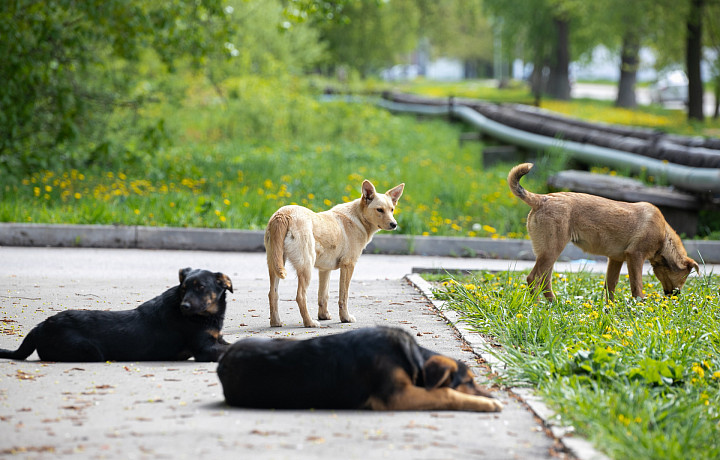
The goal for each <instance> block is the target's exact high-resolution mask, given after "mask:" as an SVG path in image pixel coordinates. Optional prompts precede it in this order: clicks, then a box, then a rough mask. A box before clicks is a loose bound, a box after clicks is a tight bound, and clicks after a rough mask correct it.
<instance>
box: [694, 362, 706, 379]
mask: <svg viewBox="0 0 720 460" xmlns="http://www.w3.org/2000/svg"><path fill="white" fill-rule="evenodd" d="M691 370H692V371H693V372H695V373H696V374H697V375H698V377H699V378H701V379H702V378H704V377H705V369H703V368H702V366H701V365H700V364H698V363H693V365H692V369H691Z"/></svg>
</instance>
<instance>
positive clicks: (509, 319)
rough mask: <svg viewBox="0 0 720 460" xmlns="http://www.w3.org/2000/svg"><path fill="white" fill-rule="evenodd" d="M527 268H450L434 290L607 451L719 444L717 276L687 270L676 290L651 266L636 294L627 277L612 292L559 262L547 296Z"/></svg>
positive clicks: (621, 454)
mask: <svg viewBox="0 0 720 460" xmlns="http://www.w3.org/2000/svg"><path fill="white" fill-rule="evenodd" d="M525 275H526V273H512V272H502V273H498V274H492V273H480V274H478V275H477V276H474V277H467V278H458V279H449V280H445V281H444V282H443V283H442V285H441V286H440V287H439V289H438V290H437V291H436V296H437V297H439V298H441V299H445V300H447V305H448V307H449V308H451V309H453V310H456V311H457V312H459V313H460V315H461V316H462V317H463V319H465V320H466V321H467V322H469V323H470V324H471V325H472V327H473V328H474V329H475V330H477V331H478V332H480V333H482V334H484V335H486V336H488V337H492V340H493V341H495V342H497V343H499V344H500V345H502V347H501V348H498V349H497V354H498V355H499V357H500V358H501V359H502V360H503V361H505V362H506V363H508V368H507V375H506V379H507V382H508V383H512V384H516V385H532V386H534V387H536V388H537V389H538V391H539V392H540V393H541V394H542V395H543V396H544V398H545V400H546V401H547V402H548V403H549V404H550V405H551V406H552V407H553V408H554V409H555V410H556V412H557V413H559V414H560V415H561V417H562V420H565V421H567V422H568V423H572V424H573V425H574V426H575V427H576V428H577V429H578V430H579V431H580V432H581V433H582V434H583V435H585V436H587V437H589V438H590V439H591V440H593V442H594V444H595V445H596V447H598V448H599V449H601V450H603V451H605V452H607V453H608V454H610V455H611V456H612V457H614V458H632V457H635V458H657V459H660V458H672V459H685V458H694V459H703V458H707V459H710V458H717V457H718V456H719V455H720V308H718V307H719V303H720V296H719V295H718V284H720V283H719V282H720V278H719V277H718V276H701V277H692V278H691V279H690V280H689V281H688V283H687V285H686V287H685V289H684V290H683V293H682V295H680V296H672V297H666V296H664V295H662V288H661V286H660V284H659V282H658V281H657V279H655V278H654V277H647V278H646V279H645V286H644V288H645V292H646V293H647V298H646V299H645V300H642V301H638V300H635V299H633V298H632V297H631V295H630V293H629V283H628V281H627V279H626V277H625V279H621V282H620V284H619V285H618V291H617V292H616V301H615V302H610V301H607V300H606V299H605V297H604V295H603V292H602V284H603V277H602V275H593V274H588V273H574V274H572V273H571V274H559V273H556V274H555V275H554V276H555V279H554V280H553V287H554V288H555V290H556V294H558V297H559V300H558V301H557V302H556V303H554V304H548V303H546V302H545V301H544V300H539V299H537V298H536V297H534V296H533V295H532V294H531V293H530V291H529V290H528V288H527V285H526V283H525Z"/></svg>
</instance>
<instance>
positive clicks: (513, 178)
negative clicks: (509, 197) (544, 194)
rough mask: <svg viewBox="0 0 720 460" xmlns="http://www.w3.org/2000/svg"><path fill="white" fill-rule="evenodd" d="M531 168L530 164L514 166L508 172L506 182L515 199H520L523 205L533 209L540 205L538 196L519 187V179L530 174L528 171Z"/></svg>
mask: <svg viewBox="0 0 720 460" xmlns="http://www.w3.org/2000/svg"><path fill="white" fill-rule="evenodd" d="M532 167H533V164H532V163H522V164H519V165H517V166H515V167H514V168H513V169H511V170H510V173H509V174H508V178H507V182H508V185H509V186H510V191H512V192H513V194H514V195H515V196H516V197H518V198H520V199H521V200H523V201H524V202H525V203H527V204H528V205H530V207H531V208H534V207H536V206H537V205H539V204H540V196H539V195H537V194H535V193H533V192H530V191H528V190H525V189H524V188H523V186H522V185H520V178H521V177H522V176H524V175H525V174H527V173H528V172H530V169H532Z"/></svg>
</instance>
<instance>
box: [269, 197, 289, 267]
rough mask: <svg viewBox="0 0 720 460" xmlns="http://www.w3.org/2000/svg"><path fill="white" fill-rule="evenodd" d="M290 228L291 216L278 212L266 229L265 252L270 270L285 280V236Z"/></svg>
mask: <svg viewBox="0 0 720 460" xmlns="http://www.w3.org/2000/svg"><path fill="white" fill-rule="evenodd" d="M289 226H290V216H289V215H287V214H286V213H283V212H280V211H279V212H276V213H275V214H273V215H272V217H271V218H270V221H269V222H268V225H267V228H266V229H265V252H266V253H267V263H268V269H269V270H272V271H273V272H275V274H276V275H277V276H279V277H280V278H282V279H285V277H286V276H287V271H285V236H286V235H287V232H288V227H289Z"/></svg>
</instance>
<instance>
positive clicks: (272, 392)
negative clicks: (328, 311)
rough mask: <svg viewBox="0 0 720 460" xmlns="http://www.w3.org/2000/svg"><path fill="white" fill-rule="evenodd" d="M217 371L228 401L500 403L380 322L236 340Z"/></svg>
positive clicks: (470, 406) (303, 405) (426, 406)
mask: <svg viewBox="0 0 720 460" xmlns="http://www.w3.org/2000/svg"><path fill="white" fill-rule="evenodd" d="M217 372H218V376H219V378H220V382H221V383H222V386H223V391H224V393H225V400H226V401H227V403H228V404H230V405H232V406H240V407H248V408H265V409H372V410H463V411H478V412H497V411H500V410H502V404H501V403H500V401H498V400H497V399H495V398H493V397H492V396H491V395H490V393H487V392H485V391H483V390H482V389H480V388H479V387H478V386H477V385H476V384H475V380H474V376H473V374H472V372H471V371H470V370H469V369H468V367H467V366H466V365H465V364H463V363H461V362H460V361H456V360H454V359H451V358H448V357H447V356H443V355H440V354H437V353H435V352H433V351H430V350H428V349H426V348H423V347H421V346H419V345H418V344H417V343H416V342H415V340H414V338H413V337H412V336H411V335H410V334H408V333H407V332H405V331H403V330H401V329H395V328H388V327H377V328H366V329H358V330H354V331H350V332H345V333H341V334H335V335H330V336H323V337H314V338H311V339H307V340H292V339H280V338H277V339H269V338H255V337H253V338H249V339H244V340H241V341H238V342H236V343H234V344H233V345H231V346H230V348H229V349H228V351H227V352H226V353H225V354H224V355H223V356H222V357H221V358H220V362H219V364H218V369H217Z"/></svg>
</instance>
